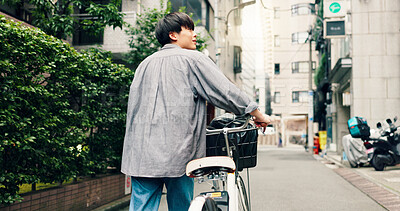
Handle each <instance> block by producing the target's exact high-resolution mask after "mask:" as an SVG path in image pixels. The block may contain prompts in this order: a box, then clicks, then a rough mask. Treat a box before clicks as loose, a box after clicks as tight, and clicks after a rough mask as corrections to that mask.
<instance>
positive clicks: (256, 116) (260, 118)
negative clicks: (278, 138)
mask: <svg viewBox="0 0 400 211" xmlns="http://www.w3.org/2000/svg"><path fill="white" fill-rule="evenodd" d="M250 114H251V115H252V116H253V121H254V123H255V124H256V126H257V127H262V128H263V132H264V131H265V128H266V127H267V125H269V124H270V123H271V119H270V117H269V116H268V115H265V114H263V113H261V112H260V111H259V110H258V109H256V110H254V111H252V112H251V113H250Z"/></svg>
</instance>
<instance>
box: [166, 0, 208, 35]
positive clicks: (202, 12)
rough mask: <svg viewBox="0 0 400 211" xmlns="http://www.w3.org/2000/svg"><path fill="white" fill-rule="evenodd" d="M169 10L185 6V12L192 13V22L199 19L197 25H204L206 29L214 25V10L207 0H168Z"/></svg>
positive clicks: (177, 9)
mask: <svg viewBox="0 0 400 211" xmlns="http://www.w3.org/2000/svg"><path fill="white" fill-rule="evenodd" d="M170 2H171V12H177V11H179V8H181V7H185V8H186V13H187V14H192V19H193V21H194V22H196V21H199V23H198V26H204V27H205V28H206V29H207V30H208V31H210V29H212V28H213V27H214V11H213V9H212V8H211V6H210V4H209V3H208V1H207V0H185V1H182V0H170Z"/></svg>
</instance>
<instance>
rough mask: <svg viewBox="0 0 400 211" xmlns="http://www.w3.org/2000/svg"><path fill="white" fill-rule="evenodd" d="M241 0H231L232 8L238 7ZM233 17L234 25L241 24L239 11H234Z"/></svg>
mask: <svg viewBox="0 0 400 211" xmlns="http://www.w3.org/2000/svg"><path fill="white" fill-rule="evenodd" d="M240 2H241V0H233V6H234V7H237V6H239V4H240ZM233 17H234V20H235V25H240V24H242V17H241V10H240V9H239V10H235V11H233Z"/></svg>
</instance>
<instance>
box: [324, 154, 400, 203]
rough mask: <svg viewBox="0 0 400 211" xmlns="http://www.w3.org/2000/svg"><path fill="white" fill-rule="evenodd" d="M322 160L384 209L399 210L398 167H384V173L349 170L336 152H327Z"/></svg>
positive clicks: (399, 181)
mask: <svg viewBox="0 0 400 211" xmlns="http://www.w3.org/2000/svg"><path fill="white" fill-rule="evenodd" d="M318 157H319V156H318ZM322 160H325V163H327V164H331V165H332V164H334V165H336V166H337V167H338V168H334V171H335V172H336V173H337V174H338V175H340V176H341V177H343V178H344V179H345V180H347V181H348V182H349V183H351V184H352V185H353V186H355V187H356V188H358V189H359V190H360V191H362V192H364V193H365V194H366V195H368V196H369V197H370V198H372V199H373V200H375V201H376V202H377V203H379V204H380V205H382V206H383V207H385V208H386V209H388V210H400V165H397V166H389V167H386V168H385V170H384V171H375V169H374V168H373V167H371V166H366V167H358V168H351V167H350V165H349V164H348V162H346V161H342V157H341V156H340V155H337V153H336V152H327V154H326V155H325V156H324V158H323V159H322ZM322 162H324V161H322Z"/></svg>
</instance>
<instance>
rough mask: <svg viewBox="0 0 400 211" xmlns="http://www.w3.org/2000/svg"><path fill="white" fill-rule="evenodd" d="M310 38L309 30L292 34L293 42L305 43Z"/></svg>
mask: <svg viewBox="0 0 400 211" xmlns="http://www.w3.org/2000/svg"><path fill="white" fill-rule="evenodd" d="M307 38H308V32H296V33H293V34H292V44H298V43H305V42H306V40H307Z"/></svg>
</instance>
